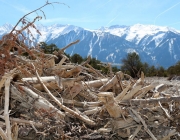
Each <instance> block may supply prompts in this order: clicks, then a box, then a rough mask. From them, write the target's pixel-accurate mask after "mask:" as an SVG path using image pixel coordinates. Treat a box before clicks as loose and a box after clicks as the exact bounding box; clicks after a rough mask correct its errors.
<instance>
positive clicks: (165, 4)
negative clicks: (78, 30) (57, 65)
mask: <svg viewBox="0 0 180 140" xmlns="http://www.w3.org/2000/svg"><path fill="white" fill-rule="evenodd" d="M54 1H56V2H60V3H65V4H66V5H68V6H69V7H70V8H69V7H68V6H66V5H63V4H53V6H52V5H48V6H46V7H45V8H43V9H42V10H43V11H44V13H45V15H46V19H44V18H43V19H42V20H41V21H39V22H36V24H43V25H52V24H72V25H76V26H80V27H84V28H88V29H98V28H100V27H102V26H111V25H133V24H137V23H139V24H148V25H149V24H152V25H159V26H170V27H173V28H175V29H178V30H180V1H179V0H61V1H60V0H54ZM45 2H46V1H45V0H0V26H1V25H3V24H5V23H10V24H13V25H15V24H16V23H17V21H18V20H19V19H20V18H21V17H22V16H23V15H25V14H26V13H28V12H30V11H32V10H34V9H36V8H38V7H40V6H42V5H43V4H45ZM49 2H53V1H52V0H49ZM37 14H38V15H43V14H42V12H38V13H37ZM37 14H32V15H30V16H29V17H28V19H30V20H32V19H33V18H34V17H35V16H37Z"/></svg>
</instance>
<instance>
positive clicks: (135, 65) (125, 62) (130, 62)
mask: <svg viewBox="0 0 180 140" xmlns="http://www.w3.org/2000/svg"><path fill="white" fill-rule="evenodd" d="M142 66H143V64H142V62H141V60H140V57H139V55H138V54H137V53H135V52H133V53H128V54H127V57H126V58H125V59H122V66H121V70H122V71H126V72H127V73H128V74H130V75H131V76H132V77H138V76H139V74H140V71H141V70H142Z"/></svg>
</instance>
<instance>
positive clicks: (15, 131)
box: [0, 40, 180, 140]
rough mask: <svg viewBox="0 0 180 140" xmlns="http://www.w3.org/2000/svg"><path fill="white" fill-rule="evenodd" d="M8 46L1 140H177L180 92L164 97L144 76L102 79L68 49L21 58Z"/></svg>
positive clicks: (0, 58) (0, 91) (0, 57)
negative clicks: (72, 59)
mask: <svg viewBox="0 0 180 140" xmlns="http://www.w3.org/2000/svg"><path fill="white" fill-rule="evenodd" d="M8 41H13V40H8ZM2 42H3V41H2ZM77 42H78V41H76V42H74V43H77ZM6 43H8V42H6ZM74 43H71V44H70V45H68V46H67V47H69V46H71V45H73V44H74ZM18 45H19V48H20V47H21V48H23V47H22V46H21V45H22V44H20V43H19V44H18ZM4 46H6V44H3V43H1V54H0V62H1V64H2V65H1V66H2V67H3V68H1V71H2V72H1V78H0V97H1V102H0V107H1V108H0V118H1V119H0V136H1V137H2V139H5V140H11V139H13V140H17V139H32V140H34V139H94V140H95V139H96V140H97V139H119V140H121V139H128V140H134V139H136V140H139V139H143V140H150V139H153V140H169V139H179V132H180V111H179V107H180V106H179V100H180V96H178V90H177V92H175V93H174V95H170V94H165V93H164V92H163V90H165V89H166V88H167V87H166V86H165V85H164V84H158V85H156V84H153V83H147V82H146V81H145V79H144V74H143V72H142V73H141V77H140V78H139V79H136V80H135V79H133V78H131V76H129V75H127V74H124V73H123V72H121V71H119V72H117V73H113V72H112V71H111V69H110V71H109V74H107V75H104V74H103V73H101V71H99V70H96V69H94V68H93V67H91V66H90V65H89V64H88V63H89V61H90V57H89V58H88V59H87V61H85V62H83V63H82V64H73V63H71V62H70V61H69V60H68V58H67V57H66V56H65V55H64V48H63V49H60V50H59V51H58V52H54V54H44V53H43V52H42V51H40V50H39V49H38V48H33V49H32V48H31V49H28V48H26V49H25V51H26V52H28V55H22V54H21V53H20V54H19V53H17V52H16V51H10V50H7V48H6V47H4ZM67 47H65V48H67ZM19 48H18V49H19ZM23 49H24V48H23ZM23 49H22V50H23ZM27 50H28V51H27ZM2 62H5V63H2ZM55 62H56V63H55Z"/></svg>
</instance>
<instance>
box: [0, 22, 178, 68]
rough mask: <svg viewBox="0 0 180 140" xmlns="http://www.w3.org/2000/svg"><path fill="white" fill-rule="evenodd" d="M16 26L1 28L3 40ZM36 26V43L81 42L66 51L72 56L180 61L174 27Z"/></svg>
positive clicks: (162, 63) (158, 62)
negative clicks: (131, 56)
mask: <svg viewBox="0 0 180 140" xmlns="http://www.w3.org/2000/svg"><path fill="white" fill-rule="evenodd" d="M12 27H13V26H12V25H10V24H5V25H4V26H0V37H2V36H3V35H4V34H5V33H8V31H10V29H12ZM36 27H37V29H38V30H39V31H40V32H41V34H42V35H41V36H40V35H39V34H37V33H36V31H35V30H34V29H31V31H32V33H33V35H34V38H35V39H36V42H46V43H48V44H50V43H54V44H56V45H57V46H58V47H60V48H61V47H64V46H66V45H67V44H69V43H71V42H73V41H75V40H77V39H79V40H80V43H78V44H75V45H73V46H72V47H71V48H69V49H67V50H66V53H68V54H71V55H72V54H74V53H78V54H80V55H81V56H83V57H87V56H88V55H91V56H92V57H95V58H97V59H99V60H100V61H103V62H111V63H121V60H122V59H123V58H124V57H125V56H126V55H127V53H130V52H136V53H138V54H139V55H140V57H141V59H142V61H143V62H147V63H148V64H150V65H155V66H163V67H165V68H167V67H169V66H171V65H174V64H175V63H176V62H177V61H179V60H180V55H178V54H180V46H179V44H180V31H178V30H176V29H174V28H170V27H163V26H155V25H143V24H135V25H132V26H126V25H113V26H110V27H101V28H99V29H96V30H90V29H86V28H82V27H78V26H74V25H69V24H67V25H61V24H54V25H52V26H43V25H36Z"/></svg>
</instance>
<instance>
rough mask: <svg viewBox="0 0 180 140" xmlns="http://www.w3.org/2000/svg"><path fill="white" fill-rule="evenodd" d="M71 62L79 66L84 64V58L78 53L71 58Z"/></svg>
mask: <svg viewBox="0 0 180 140" xmlns="http://www.w3.org/2000/svg"><path fill="white" fill-rule="evenodd" d="M70 60H71V62H73V63H78V64H80V63H82V62H83V58H82V57H81V56H80V55H79V54H77V53H76V54H74V55H72V56H71V57H70Z"/></svg>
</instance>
